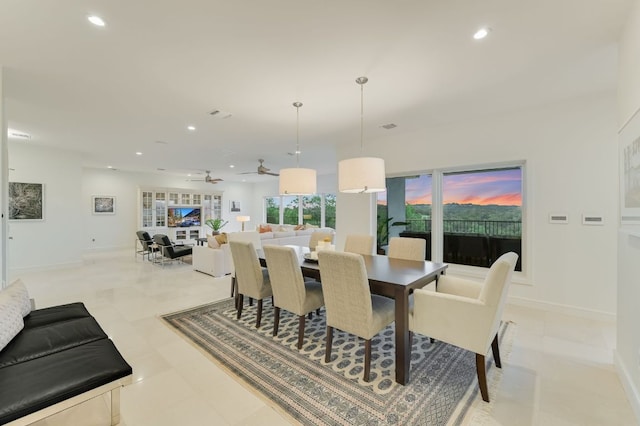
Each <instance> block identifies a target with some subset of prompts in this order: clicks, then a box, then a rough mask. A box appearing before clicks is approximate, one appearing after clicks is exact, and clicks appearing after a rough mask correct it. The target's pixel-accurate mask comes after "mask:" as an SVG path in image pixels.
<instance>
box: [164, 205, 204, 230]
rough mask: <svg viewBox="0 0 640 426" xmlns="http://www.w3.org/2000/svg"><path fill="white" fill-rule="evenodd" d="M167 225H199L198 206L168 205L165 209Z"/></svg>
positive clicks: (174, 226)
mask: <svg viewBox="0 0 640 426" xmlns="http://www.w3.org/2000/svg"><path fill="white" fill-rule="evenodd" d="M167 226H169V227H170V228H176V227H177V228H182V227H189V226H200V208H198V207H169V209H168V211H167Z"/></svg>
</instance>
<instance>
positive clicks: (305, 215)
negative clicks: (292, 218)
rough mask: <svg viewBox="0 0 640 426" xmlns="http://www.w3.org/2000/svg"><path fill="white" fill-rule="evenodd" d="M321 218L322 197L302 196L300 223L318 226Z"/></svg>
mask: <svg viewBox="0 0 640 426" xmlns="http://www.w3.org/2000/svg"><path fill="white" fill-rule="evenodd" d="M321 219H322V197H321V196H320V195H305V196H303V197H302V221H303V222H302V223H308V224H310V225H315V226H318V227H320V226H321Z"/></svg>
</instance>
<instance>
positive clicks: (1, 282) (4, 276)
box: [0, 64, 9, 289]
mask: <svg viewBox="0 0 640 426" xmlns="http://www.w3.org/2000/svg"><path fill="white" fill-rule="evenodd" d="M3 76H4V73H3V68H2V65H1V64H0V188H2V189H0V215H1V217H0V289H2V288H4V287H5V286H6V285H7V281H8V277H9V276H8V271H9V264H8V260H7V238H6V236H7V229H8V228H7V213H8V209H7V182H8V171H9V166H8V162H9V159H8V144H9V141H8V140H7V120H6V115H5V113H4V111H5V110H4V77H3Z"/></svg>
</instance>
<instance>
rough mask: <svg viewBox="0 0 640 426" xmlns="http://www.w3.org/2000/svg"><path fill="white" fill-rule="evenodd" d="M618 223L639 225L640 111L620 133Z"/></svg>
mask: <svg viewBox="0 0 640 426" xmlns="http://www.w3.org/2000/svg"><path fill="white" fill-rule="evenodd" d="M620 223H621V224H622V225H640V110H638V111H637V112H636V114H635V115H634V116H633V117H632V118H631V120H630V121H629V122H628V123H627V124H626V125H625V126H624V128H623V129H622V131H621V132H620Z"/></svg>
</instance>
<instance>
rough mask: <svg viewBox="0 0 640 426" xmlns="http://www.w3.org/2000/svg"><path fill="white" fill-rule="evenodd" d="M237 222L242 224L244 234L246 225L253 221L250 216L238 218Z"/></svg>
mask: <svg viewBox="0 0 640 426" xmlns="http://www.w3.org/2000/svg"><path fill="white" fill-rule="evenodd" d="M236 220H237V221H238V222H241V223H242V232H244V223H245V222H249V221H250V220H251V217H250V216H236Z"/></svg>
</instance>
